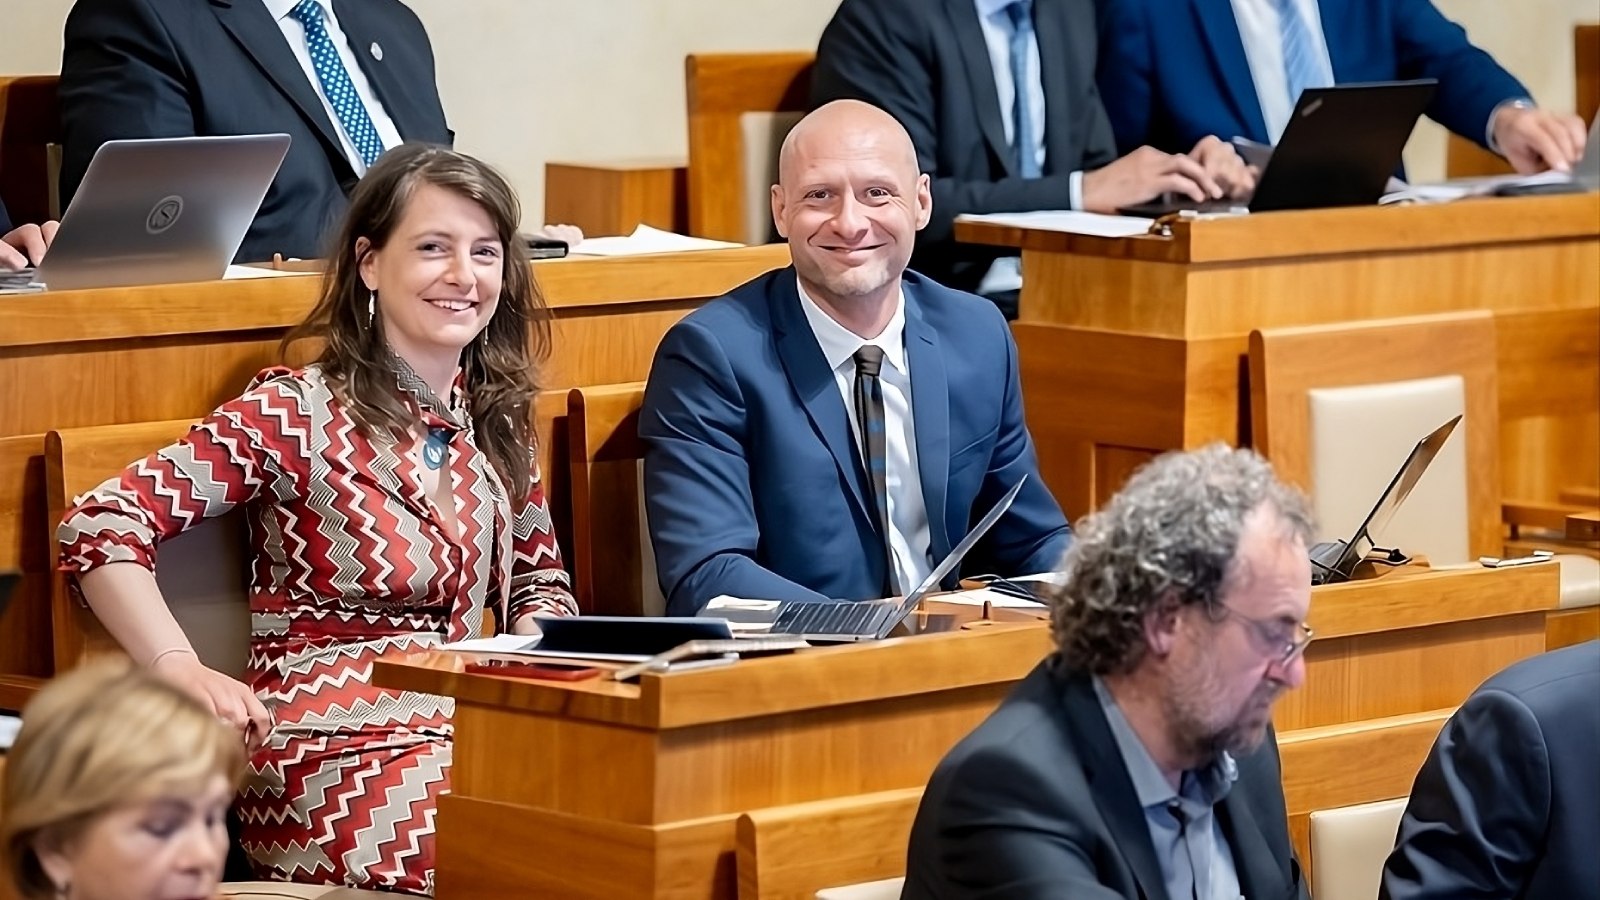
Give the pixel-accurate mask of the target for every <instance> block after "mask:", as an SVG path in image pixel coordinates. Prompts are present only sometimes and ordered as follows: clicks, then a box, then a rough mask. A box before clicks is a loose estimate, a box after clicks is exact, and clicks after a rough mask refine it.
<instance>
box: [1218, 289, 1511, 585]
mask: <svg viewBox="0 0 1600 900" xmlns="http://www.w3.org/2000/svg"><path fill="white" fill-rule="evenodd" d="M1439 375H1460V376H1461V377H1462V379H1463V380H1464V382H1465V394H1466V422H1467V426H1466V434H1465V438H1466V445H1467V450H1466V457H1467V470H1468V471H1470V472H1471V473H1472V477H1471V478H1470V479H1468V482H1467V510H1468V513H1467V515H1468V521H1467V546H1468V549H1469V551H1470V552H1471V554H1472V555H1473V556H1483V555H1489V556H1497V555H1499V553H1500V549H1501V543H1502V537H1501V527H1500V498H1501V491H1500V454H1499V452H1498V448H1497V446H1496V441H1497V440H1498V438H1499V435H1500V427H1499V419H1500V417H1499V404H1498V400H1497V398H1498V396H1499V395H1498V393H1497V388H1496V382H1495V329H1494V318H1493V316H1492V315H1491V314H1490V313H1488V312H1484V311H1480V312H1472V313H1458V314H1455V315H1451V316H1432V317H1415V318H1406V319H1388V320H1379V321H1372V322H1357V323H1350V324H1346V325H1342V326H1325V327H1317V328H1295V329H1279V330H1274V331H1256V332H1253V333H1252V334H1251V335H1250V395H1251V396H1250V399H1251V422H1252V429H1253V435H1254V440H1255V447H1256V449H1257V450H1258V451H1260V452H1261V453H1262V455H1264V456H1266V457H1267V458H1268V459H1270V460H1272V464H1273V468H1274V469H1275V470H1276V471H1277V473H1278V475H1279V476H1280V477H1281V478H1283V479H1284V480H1285V481H1288V482H1290V483H1291V484H1296V485H1299V486H1300V487H1302V488H1304V489H1306V490H1310V489H1311V487H1312V484H1311V413H1310V404H1309V400H1308V394H1309V391H1311V390H1312V389H1314V388H1332V387H1345V386H1349V385H1359V384H1376V383H1385V382H1394V381H1407V380H1411V379H1418V378H1429V377H1434V376H1439Z"/></svg>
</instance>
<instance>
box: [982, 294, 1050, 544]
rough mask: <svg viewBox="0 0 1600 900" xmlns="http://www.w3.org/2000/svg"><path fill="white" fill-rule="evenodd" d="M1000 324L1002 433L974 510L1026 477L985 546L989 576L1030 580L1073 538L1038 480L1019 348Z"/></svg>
mask: <svg viewBox="0 0 1600 900" xmlns="http://www.w3.org/2000/svg"><path fill="white" fill-rule="evenodd" d="M995 319H996V321H998V322H999V323H1000V329H999V331H1000V335H999V339H1000V340H1001V341H1002V342H1003V343H1004V345H1005V348H1006V392H1005V396H1004V397H1003V398H1002V399H1001V414H1000V433H999V436H998V438H997V440H996V442H995V448H994V453H993V455H992V456H991V457H990V460H989V473H988V475H987V476H986V477H985V479H984V486H983V491H982V493H981V494H980V496H979V497H978V500H977V502H976V503H975V504H974V509H976V510H987V509H989V508H990V507H991V506H993V505H994V503H995V502H996V501H998V500H999V499H1000V498H1001V496H1003V495H1004V494H1005V492H1006V491H1008V490H1010V489H1011V486H1012V485H1014V484H1016V483H1017V481H1019V480H1020V479H1021V478H1022V477H1023V476H1024V475H1027V476H1028V484H1027V485H1026V486H1025V487H1023V489H1022V491H1021V492H1020V493H1018V494H1017V499H1016V500H1015V501H1013V502H1012V504H1011V509H1010V510H1008V511H1007V513H1006V516H1005V518H1003V519H1001V520H1000V521H999V522H997V523H995V528H994V531H992V532H991V533H990V536H989V538H988V539H987V541H986V544H987V546H988V548H989V552H990V553H992V554H993V556H994V561H993V566H992V567H991V568H992V569H993V571H997V572H1005V573H1009V574H1013V575H1034V574H1038V573H1040V572H1053V571H1056V570H1058V569H1060V568H1061V561H1062V557H1064V556H1066V552H1067V547H1068V546H1069V545H1070V544H1071V543H1072V532H1071V529H1069V528H1068V527H1067V520H1066V517H1065V516H1064V515H1062V512H1061V506H1060V504H1058V503H1057V502H1056V499H1055V497H1054V496H1052V495H1051V493H1050V489H1049V488H1048V487H1047V486H1046V485H1045V483H1044V479H1043V478H1041V477H1040V476H1039V457H1038V454H1037V453H1036V452H1035V451H1034V448H1033V438H1032V436H1031V435H1029V433H1028V425H1027V421H1026V418H1025V416H1024V415H1023V410H1022V382H1021V379H1020V377H1019V375H1018V371H1017V344H1016V342H1015V341H1014V340H1012V338H1011V329H1010V327H1009V326H1007V325H1006V324H1005V322H1004V321H1002V320H1000V318H999V316H995Z"/></svg>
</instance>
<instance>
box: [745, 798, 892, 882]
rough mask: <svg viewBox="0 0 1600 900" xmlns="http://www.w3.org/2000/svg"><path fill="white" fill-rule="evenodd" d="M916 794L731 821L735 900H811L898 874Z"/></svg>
mask: <svg viewBox="0 0 1600 900" xmlns="http://www.w3.org/2000/svg"><path fill="white" fill-rule="evenodd" d="M921 800H922V788H920V787H917V788H908V789H906V790H902V791H886V792H884V793H880V794H864V795H860V796H855V797H845V798H841V799H836V800H825V801H821V802H818V803H802V804H797V805H794V806H780V807H773V808H770V809H762V810H755V811H752V812H749V813H746V814H745V815H742V816H740V817H739V825H738V841H739V844H738V857H737V858H738V864H737V866H736V871H737V872H738V875H739V898H740V900H812V898H813V897H815V896H816V893H817V891H819V890H822V889H823V888H830V887H838V886H840V885H846V884H860V883H862V882H866V881H877V880H879V879H883V878H894V877H897V876H900V875H904V874H905V871H906V845H907V843H908V842H909V841H910V839H911V822H912V820H913V819H914V818H915V817H916V813H917V804H918V803H920V802H921Z"/></svg>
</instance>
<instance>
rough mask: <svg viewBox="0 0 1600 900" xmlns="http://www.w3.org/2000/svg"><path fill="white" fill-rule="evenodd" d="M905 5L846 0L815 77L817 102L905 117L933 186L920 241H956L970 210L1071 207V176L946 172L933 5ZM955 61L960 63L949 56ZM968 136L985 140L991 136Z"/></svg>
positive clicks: (821, 47)
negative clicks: (958, 221) (959, 220)
mask: <svg viewBox="0 0 1600 900" xmlns="http://www.w3.org/2000/svg"><path fill="white" fill-rule="evenodd" d="M906 7H907V4H903V3H898V2H888V3H885V2H878V0H844V3H842V4H841V5H840V6H839V11H838V12H837V13H835V14H834V17H833V21H831V22H829V23H828V27H827V28H826V29H825V30H824V31H823V33H822V39H821V41H820V42H819V43H818V45H817V63H816V69H815V70H814V74H813V75H812V82H811V100H812V105H813V106H821V105H822V104H824V103H828V102H830V101H833V100H840V99H852V100H863V101H865V102H867V103H871V104H873V105H874V106H877V107H879V108H881V109H883V110H885V111H886V112H888V113H889V114H890V115H892V116H894V117H895V118H896V119H897V120H899V122H900V124H901V125H903V126H904V127H905V129H906V131H907V132H908V133H910V135H911V143H912V144H913V145H914V146H915V147H916V149H917V165H918V167H919V168H920V169H921V170H922V171H923V172H926V173H928V175H929V177H930V178H931V180H932V182H933V184H932V189H933V216H932V218H930V219H929V221H928V225H927V227H926V228H925V229H923V231H922V234H921V235H920V236H919V237H918V238H917V240H918V241H925V242H929V243H937V242H943V241H949V240H952V239H953V238H954V230H955V218H956V216H958V215H961V214H963V213H994V212H1019V211H1026V210H1034V209H1067V208H1069V207H1070V205H1071V203H1072V192H1071V187H1070V184H1069V177H1068V176H1067V175H1066V174H1060V175H1047V176H1045V177H1044V178H1028V179H1025V178H1002V179H1000V180H998V181H994V180H990V179H987V178H980V179H974V178H960V177H949V176H947V175H941V174H940V173H941V169H942V168H943V167H942V166H941V165H940V162H939V160H940V147H939V141H940V130H939V125H938V121H939V115H938V103H939V97H938V96H937V95H936V93H935V78H934V72H935V69H936V68H939V61H938V60H935V59H934V54H935V53H936V52H937V50H936V49H935V46H934V42H933V39H932V36H931V34H930V33H929V30H928V29H929V28H930V27H932V25H931V24H930V23H929V21H928V13H927V11H926V9H924V8H922V5H921V4H918V5H917V7H916V8H906ZM945 62H946V63H947V64H953V61H948V60H947V61H945ZM964 139H967V140H971V141H982V140H983V135H981V134H972V135H968V136H965V138H964Z"/></svg>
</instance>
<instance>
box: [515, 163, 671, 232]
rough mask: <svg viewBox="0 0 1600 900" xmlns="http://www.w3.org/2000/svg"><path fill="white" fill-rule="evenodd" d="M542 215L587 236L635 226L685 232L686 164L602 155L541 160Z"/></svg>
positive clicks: (626, 229)
mask: <svg viewBox="0 0 1600 900" xmlns="http://www.w3.org/2000/svg"><path fill="white" fill-rule="evenodd" d="M544 220H545V222H546V223H547V224H551V223H557V222H564V223H566V224H569V225H576V226H578V227H579V228H582V229H583V233H584V234H585V235H587V236H589V237H599V236H601V235H607V234H629V233H631V232H632V231H633V229H635V228H637V227H638V226H640V225H649V226H651V227H652V228H659V229H661V230H663V231H674V232H677V233H678V234H687V233H688V231H689V169H688V167H687V165H685V163H684V161H683V160H682V159H669V158H648V159H607V160H595V161H592V162H547V163H545V164H544Z"/></svg>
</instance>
